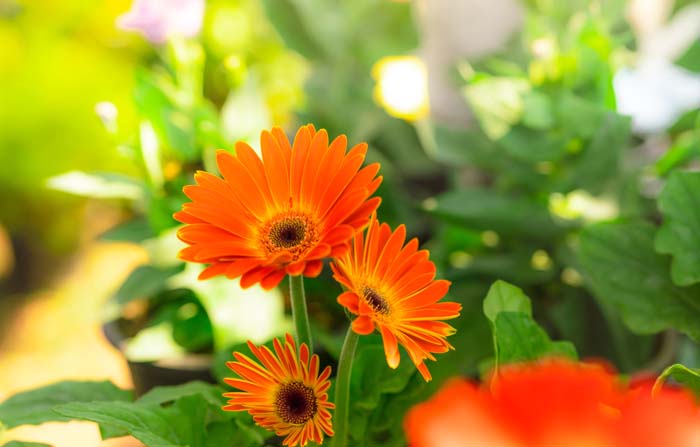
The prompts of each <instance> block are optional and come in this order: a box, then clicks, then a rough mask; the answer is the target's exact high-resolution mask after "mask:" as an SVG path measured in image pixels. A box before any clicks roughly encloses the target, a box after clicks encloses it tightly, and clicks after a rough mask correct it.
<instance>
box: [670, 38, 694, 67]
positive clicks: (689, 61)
mask: <svg viewBox="0 0 700 447" xmlns="http://www.w3.org/2000/svg"><path fill="white" fill-rule="evenodd" d="M676 65H678V66H679V67H683V68H685V69H686V70H689V71H692V72H694V73H700V40H698V39H695V41H694V42H693V43H692V44H691V45H690V46H689V47H688V49H686V50H685V52H684V53H683V54H682V55H681V57H679V58H678V60H677V61H676Z"/></svg>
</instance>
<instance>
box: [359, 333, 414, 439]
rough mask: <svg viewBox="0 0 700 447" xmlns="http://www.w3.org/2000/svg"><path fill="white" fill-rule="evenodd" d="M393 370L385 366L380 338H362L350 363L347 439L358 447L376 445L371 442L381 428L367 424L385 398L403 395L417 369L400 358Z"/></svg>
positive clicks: (405, 359) (405, 358) (404, 358)
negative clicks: (397, 365)
mask: <svg viewBox="0 0 700 447" xmlns="http://www.w3.org/2000/svg"><path fill="white" fill-rule="evenodd" d="M401 360H402V361H401V363H400V364H399V367H398V368H397V369H396V370H392V369H391V368H389V366H388V365H387V363H386V356H385V355H384V348H383V346H382V345H381V341H380V340H379V337H376V336H371V337H363V339H361V340H360V346H358V350H357V354H356V356H355V360H354V361H353V369H352V377H351V380H350V395H351V396H354V397H353V399H352V401H351V403H350V407H351V408H350V422H349V423H350V436H351V438H352V439H354V440H355V442H356V443H357V444H359V445H376V442H374V441H373V439H374V438H375V437H376V436H378V435H379V433H377V431H378V429H379V428H380V427H374V426H373V425H371V424H370V421H371V419H372V415H373V414H374V413H375V412H376V411H380V408H381V406H382V405H383V402H384V401H385V399H386V397H387V395H395V394H399V393H402V392H403V390H404V389H405V388H406V386H407V385H408V383H409V380H410V379H411V377H412V376H413V375H414V374H416V367H415V366H414V365H413V363H412V362H411V360H410V359H409V358H407V357H406V356H403V358H402V359H401Z"/></svg>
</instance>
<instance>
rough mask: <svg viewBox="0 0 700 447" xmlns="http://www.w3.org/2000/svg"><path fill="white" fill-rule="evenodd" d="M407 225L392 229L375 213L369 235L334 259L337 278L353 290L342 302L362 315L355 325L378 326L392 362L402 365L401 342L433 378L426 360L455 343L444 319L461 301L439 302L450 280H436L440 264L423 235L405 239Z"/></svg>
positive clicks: (363, 329)
mask: <svg viewBox="0 0 700 447" xmlns="http://www.w3.org/2000/svg"><path fill="white" fill-rule="evenodd" d="M405 239H406V227H404V226H403V225H401V226H399V227H398V228H397V229H396V231H394V232H393V233H392V231H391V229H390V228H389V226H388V225H387V224H381V225H380V224H379V223H378V222H377V220H376V218H374V217H373V218H372V220H371V222H370V225H369V228H368V229H367V236H366V239H365V238H363V237H362V235H361V234H359V235H356V236H355V240H354V247H353V249H352V250H350V251H349V252H348V253H346V254H345V255H344V256H341V257H340V258H338V259H336V260H334V261H333V263H332V264H331V268H332V269H333V273H334V277H335V279H336V280H337V281H338V282H340V283H341V284H342V285H344V286H345V287H346V288H347V289H348V290H347V291H346V292H344V293H343V294H341V295H340V296H339V297H338V302H339V303H340V304H342V305H343V306H345V307H346V308H347V309H348V310H349V311H350V312H352V313H354V314H356V315H358V317H357V318H356V319H355V320H354V321H353V322H352V328H353V330H354V331H355V332H357V333H358V334H370V333H371V332H372V331H373V330H374V328H375V326H376V327H377V328H378V330H379V332H380V333H381V334H382V339H383V341H384V352H385V354H386V359H387V363H388V364H389V366H390V367H391V368H396V367H397V366H398V365H399V361H400V354H399V348H398V345H399V344H401V345H402V346H403V347H404V348H405V349H406V351H408V355H409V356H410V357H411V360H412V361H413V363H414V364H415V365H416V367H417V368H418V370H419V371H420V373H421V374H422V375H423V378H424V379H425V380H426V381H428V380H430V379H431V376H430V372H429V371H428V368H427V367H426V366H425V364H424V363H423V361H424V360H425V359H426V358H427V359H430V360H435V357H434V356H433V355H432V354H433V353H443V352H447V351H448V350H449V349H453V348H452V346H451V345H450V344H449V343H448V342H447V340H446V337H447V336H449V335H451V334H453V333H454V332H455V330H454V328H453V327H452V326H450V325H448V324H447V323H444V322H442V321H439V320H448V319H451V318H456V317H457V316H458V315H459V311H460V310H461V308H462V306H461V305H460V304H459V303H453V302H438V301H439V300H440V299H441V298H442V297H443V296H445V294H446V293H447V289H448V288H449V286H450V283H449V281H445V280H435V279H434V278H435V264H433V263H432V262H430V261H429V260H428V252H427V251H426V250H420V251H419V250H418V240H417V239H415V238H414V239H412V240H411V241H410V242H408V244H406V245H404V241H405Z"/></svg>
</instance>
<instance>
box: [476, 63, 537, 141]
mask: <svg viewBox="0 0 700 447" xmlns="http://www.w3.org/2000/svg"><path fill="white" fill-rule="evenodd" d="M529 88H530V87H529V84H528V82H527V81H526V80H525V79H522V78H509V77H491V76H487V75H481V76H478V77H477V78H476V80H475V81H474V82H472V83H471V84H469V85H468V86H466V87H465V88H464V94H465V96H466V97H467V100H468V101H469V105H470V106H471V108H472V110H473V111H474V114H475V115H476V117H477V119H478V120H479V124H480V125H481V128H482V129H483V130H484V133H486V135H488V136H489V138H491V139H492V140H498V139H499V138H501V137H503V136H504V135H505V134H506V133H508V130H509V129H510V127H511V126H512V125H514V124H516V123H517V122H518V121H520V119H521V118H522V116H523V110H524V103H523V95H524V94H525V93H526V92H527V91H528V89H529Z"/></svg>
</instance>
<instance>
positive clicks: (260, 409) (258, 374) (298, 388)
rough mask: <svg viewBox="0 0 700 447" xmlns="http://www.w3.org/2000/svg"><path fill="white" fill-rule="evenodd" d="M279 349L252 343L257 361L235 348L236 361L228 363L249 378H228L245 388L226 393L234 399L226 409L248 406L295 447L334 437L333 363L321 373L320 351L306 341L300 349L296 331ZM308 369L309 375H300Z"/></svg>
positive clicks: (262, 423) (276, 344)
mask: <svg viewBox="0 0 700 447" xmlns="http://www.w3.org/2000/svg"><path fill="white" fill-rule="evenodd" d="M273 344H274V348H275V353H272V351H270V350H269V349H268V348H266V347H264V346H262V347H256V346H255V345H253V344H251V343H250V342H249V346H250V348H251V351H252V352H253V355H254V356H255V357H256V358H257V360H258V361H259V362H261V363H258V362H257V361H255V360H253V359H251V358H249V357H246V356H245V355H242V354H240V353H234V356H235V358H236V361H234V362H227V363H226V365H227V366H228V367H229V368H230V369H231V370H233V371H234V372H235V373H236V374H238V375H239V376H241V377H243V378H244V379H243V380H241V379H237V378H226V379H224V382H226V383H227V384H228V385H230V386H232V387H234V388H237V389H239V390H242V391H240V392H229V393H224V397H226V398H229V401H228V405H225V406H223V407H222V408H223V409H224V410H225V411H247V412H248V413H249V414H251V415H252V416H253V420H254V421H255V423H256V424H258V425H260V426H261V427H264V428H266V429H268V430H270V431H273V432H275V433H276V434H277V435H278V436H284V437H285V438H284V440H283V441H282V443H283V444H284V445H289V446H292V447H294V446H298V445H299V446H305V445H306V444H307V443H308V442H309V441H313V442H316V443H317V444H321V443H322V442H323V439H324V436H333V429H332V425H331V414H330V411H329V410H331V409H333V408H335V406H334V405H333V404H332V403H330V402H328V393H327V391H328V389H329V387H330V382H329V381H328V377H329V376H330V368H329V367H326V368H325V369H324V371H323V373H322V374H321V375H320V376H319V375H318V365H319V358H318V355H315V354H314V355H311V353H310V352H309V348H308V347H307V346H306V344H302V345H301V347H300V349H299V351H297V349H296V345H295V343H294V340H293V339H292V337H291V335H289V334H287V335H286V337H285V340H284V345H282V343H281V342H280V341H279V340H278V339H275V340H274V343H273ZM300 372H304V374H299V373H300Z"/></svg>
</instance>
